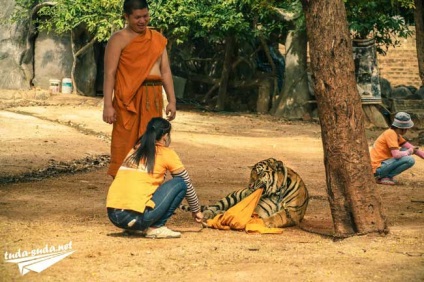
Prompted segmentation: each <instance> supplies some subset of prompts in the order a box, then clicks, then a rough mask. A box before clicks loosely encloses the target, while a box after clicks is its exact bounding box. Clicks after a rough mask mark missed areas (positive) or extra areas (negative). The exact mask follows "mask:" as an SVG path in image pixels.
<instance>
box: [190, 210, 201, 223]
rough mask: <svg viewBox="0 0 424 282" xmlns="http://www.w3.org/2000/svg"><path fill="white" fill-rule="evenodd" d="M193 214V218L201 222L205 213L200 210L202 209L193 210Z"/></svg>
mask: <svg viewBox="0 0 424 282" xmlns="http://www.w3.org/2000/svg"><path fill="white" fill-rule="evenodd" d="M191 215H192V216H193V218H194V220H195V221H196V222H199V223H201V222H202V220H203V213H202V212H200V211H199V212H193V213H191Z"/></svg>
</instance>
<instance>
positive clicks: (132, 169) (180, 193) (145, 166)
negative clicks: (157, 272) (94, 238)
mask: <svg viewBox="0 0 424 282" xmlns="http://www.w3.org/2000/svg"><path fill="white" fill-rule="evenodd" d="M170 133H171V123H170V122H169V121H167V120H166V119H163V118H153V119H152V120H151V121H150V122H149V123H148V125H147V129H146V132H145V133H144V134H143V135H142V136H141V137H140V139H139V140H138V141H137V142H136V145H135V147H134V148H133V149H132V150H131V152H129V154H128V156H127V157H126V159H125V160H124V162H123V164H122V165H121V167H120V168H119V170H118V173H117V175H116V177H115V179H114V180H113V182H112V184H111V186H110V188H109V191H108V195H107V200H106V206H107V212H108V216H109V219H110V221H111V222H112V223H113V224H114V225H115V226H117V227H119V228H122V229H125V230H138V231H143V232H142V234H143V235H144V236H145V237H146V238H179V237H181V233H180V232H175V231H172V230H171V229H169V228H167V227H166V226H165V224H166V222H167V221H168V219H169V218H170V217H171V216H172V214H173V213H174V211H175V210H176V209H177V208H178V206H179V205H180V204H181V202H182V200H183V199H184V197H185V198H186V199H187V202H188V204H189V205H190V208H191V210H192V211H193V212H192V216H193V218H194V219H195V221H196V222H201V221H202V218H203V214H202V213H201V212H200V206H199V200H198V197H197V194H196V192H195V190H194V188H193V185H192V183H191V180H190V178H189V176H188V174H187V171H186V170H185V168H184V166H183V164H182V162H181V160H180V158H179V157H178V155H177V153H176V152H175V151H174V150H173V149H171V148H169V144H170V143H171V136H170ZM168 171H169V172H170V173H171V175H172V179H170V180H168V181H165V182H164V180H165V176H166V173H167V172H168Z"/></svg>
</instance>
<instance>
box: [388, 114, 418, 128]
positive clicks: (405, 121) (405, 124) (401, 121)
mask: <svg viewBox="0 0 424 282" xmlns="http://www.w3.org/2000/svg"><path fill="white" fill-rule="evenodd" d="M392 126H394V127H397V128H402V129H408V128H411V127H413V126H414V123H413V122H412V120H411V116H410V115H409V114H407V113H405V112H398V113H397V114H396V115H395V119H394V120H393V123H392Z"/></svg>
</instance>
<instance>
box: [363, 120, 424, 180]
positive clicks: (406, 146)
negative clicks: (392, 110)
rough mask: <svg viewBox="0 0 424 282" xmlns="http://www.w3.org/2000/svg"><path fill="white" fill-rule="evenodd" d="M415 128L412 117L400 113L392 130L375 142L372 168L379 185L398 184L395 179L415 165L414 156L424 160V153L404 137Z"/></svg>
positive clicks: (394, 121) (385, 132)
mask: <svg viewBox="0 0 424 282" xmlns="http://www.w3.org/2000/svg"><path fill="white" fill-rule="evenodd" d="M413 126H414V123H413V122H412V120H411V116H410V115H409V114H407V113H405V112H399V113H397V114H396V115H395V118H394V120H393V123H392V125H391V126H390V128H389V129H387V130H385V131H384V132H383V133H382V134H381V135H380V136H379V137H378V138H377V140H376V141H375V142H374V145H373V147H372V149H371V152H370V154H371V166H372V169H373V173H374V176H375V178H376V181H377V183H378V184H385V185H394V184H396V183H395V181H394V180H393V177H395V176H396V175H399V174H400V173H402V172H404V171H405V170H407V169H409V168H411V167H412V166H413V165H414V164H415V159H414V158H413V157H412V156H411V155H412V154H416V155H417V156H419V157H421V158H422V159H424V152H423V151H421V150H420V149H419V148H418V147H415V146H414V145H412V144H411V143H409V142H408V141H407V140H406V139H405V138H404V137H403V135H405V133H406V132H407V131H408V129H410V128H412V127H413Z"/></svg>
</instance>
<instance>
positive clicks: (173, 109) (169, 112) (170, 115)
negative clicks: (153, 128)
mask: <svg viewBox="0 0 424 282" xmlns="http://www.w3.org/2000/svg"><path fill="white" fill-rule="evenodd" d="M165 113H166V119H167V120H173V119H174V118H175V115H176V114H177V106H176V103H168V105H167V106H166V111H165Z"/></svg>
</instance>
